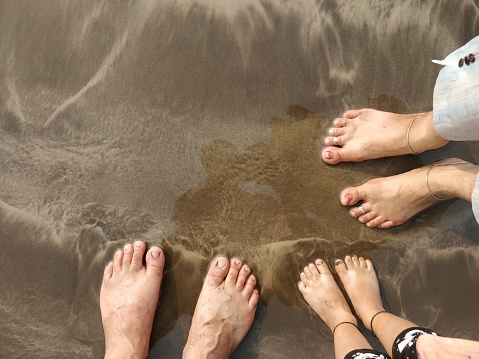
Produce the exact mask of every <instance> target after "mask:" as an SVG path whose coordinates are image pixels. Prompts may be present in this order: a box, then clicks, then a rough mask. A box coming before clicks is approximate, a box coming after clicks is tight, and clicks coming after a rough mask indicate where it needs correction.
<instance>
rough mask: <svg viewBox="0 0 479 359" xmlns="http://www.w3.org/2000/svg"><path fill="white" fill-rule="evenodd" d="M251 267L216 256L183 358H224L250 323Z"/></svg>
mask: <svg viewBox="0 0 479 359" xmlns="http://www.w3.org/2000/svg"><path fill="white" fill-rule="evenodd" d="M255 286H256V279H255V277H254V276H253V275H252V274H251V269H250V268H249V267H248V266H247V265H245V264H243V262H242V261H241V260H239V259H237V258H234V259H232V260H231V263H230V262H229V261H228V259H227V258H226V257H218V258H216V259H215V260H214V261H213V262H212V263H211V265H210V267H209V269H208V273H207V275H206V279H205V282H204V284H203V288H202V289H201V293H200V297H199V298H198V302H197V304H196V309H195V313H194V315H193V319H192V322H191V328H190V333H189V335H188V340H187V343H186V346H185V349H184V350H183V358H228V357H229V356H230V355H231V353H233V351H234V350H235V349H236V347H237V346H238V345H239V343H240V342H241V341H242V340H243V338H244V336H245V335H246V333H247V332H248V330H249V329H250V327H251V324H252V323H253V319H254V314H255V311H256V307H257V305H258V301H259V293H258V291H257V290H256V289H255Z"/></svg>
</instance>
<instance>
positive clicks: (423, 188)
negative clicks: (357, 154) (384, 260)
mask: <svg viewBox="0 0 479 359" xmlns="http://www.w3.org/2000/svg"><path fill="white" fill-rule="evenodd" d="M459 162H464V164H454V163H459ZM445 163H449V164H450V165H447V166H444V165H441V166H437V167H434V168H433V169H432V170H431V172H430V174H429V188H430V189H431V191H432V192H433V194H434V195H436V196H437V197H439V198H443V197H458V198H463V199H465V200H468V201H469V202H470V201H471V195H472V191H473V188H474V181H475V178H476V176H477V171H478V169H479V167H478V166H474V165H471V164H470V163H467V162H465V161H463V160H461V159H457V158H449V159H445V160H442V161H438V162H435V163H434V164H445ZM434 164H432V165H429V166H425V167H422V168H418V169H414V170H412V171H409V172H406V173H402V174H399V175H396V176H391V177H383V178H373V179H371V180H369V181H367V182H366V183H364V184H362V185H360V186H358V187H350V188H346V189H345V190H343V192H342V193H341V198H340V200H341V204H342V205H343V206H348V205H355V204H356V203H358V202H362V203H361V205H360V206H358V207H354V208H352V209H351V210H350V214H351V216H352V217H353V218H357V219H358V220H359V222H361V223H365V224H366V225H367V226H368V227H370V228H375V227H380V228H390V227H393V226H398V225H400V224H403V223H404V222H406V221H407V220H408V219H409V218H411V217H412V216H414V215H415V214H417V213H419V212H420V211H422V210H424V209H426V208H428V207H429V206H430V205H432V204H433V203H435V202H437V201H438V199H437V198H435V197H433V196H432V195H431V194H430V193H429V190H428V186H427V185H426V174H427V171H428V169H429V168H430V167H431V166H433V165H434ZM360 207H361V208H362V209H363V211H361V208H360Z"/></svg>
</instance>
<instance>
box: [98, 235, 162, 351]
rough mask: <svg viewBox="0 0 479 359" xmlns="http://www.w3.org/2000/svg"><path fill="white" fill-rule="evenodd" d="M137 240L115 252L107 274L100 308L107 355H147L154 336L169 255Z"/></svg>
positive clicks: (104, 276)
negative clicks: (151, 336)
mask: <svg viewBox="0 0 479 359" xmlns="http://www.w3.org/2000/svg"><path fill="white" fill-rule="evenodd" d="M145 249H146V244H145V243H144V242H142V241H137V242H135V243H134V245H132V244H127V245H126V246H125V247H124V249H123V250H118V251H117V252H116V253H115V256H114V258H113V262H112V263H109V264H108V265H107V266H106V268H105V272H104V275H103V283H102V285H101V290H100V309H101V317H102V322H103V330H104V332H105V358H145V357H146V356H147V354H148V346H149V341H150V335H151V327H152V325H153V318H154V315H155V311H156V307H157V304H158V298H159V295H160V284H161V279H162V276H163V267H164V264H165V255H164V254H163V251H162V250H161V249H160V248H159V247H152V248H150V250H149V251H148V253H147V254H146V267H145V266H143V264H142V261H143V255H144V253H145Z"/></svg>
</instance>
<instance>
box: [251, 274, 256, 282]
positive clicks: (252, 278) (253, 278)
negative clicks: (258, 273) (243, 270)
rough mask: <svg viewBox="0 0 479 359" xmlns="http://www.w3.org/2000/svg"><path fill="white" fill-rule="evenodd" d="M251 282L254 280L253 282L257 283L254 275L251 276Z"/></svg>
mask: <svg viewBox="0 0 479 359" xmlns="http://www.w3.org/2000/svg"><path fill="white" fill-rule="evenodd" d="M251 280H252V281H253V282H255V281H256V278H255V277H254V275H252V274H251Z"/></svg>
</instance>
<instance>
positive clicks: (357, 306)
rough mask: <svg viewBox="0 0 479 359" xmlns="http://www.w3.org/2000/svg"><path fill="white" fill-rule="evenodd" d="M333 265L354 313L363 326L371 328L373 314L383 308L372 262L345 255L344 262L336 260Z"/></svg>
mask: <svg viewBox="0 0 479 359" xmlns="http://www.w3.org/2000/svg"><path fill="white" fill-rule="evenodd" d="M335 266H336V272H337V273H338V275H339V278H340V279H341V282H342V283H343V285H344V289H345V290H346V292H347V293H348V296H349V299H351V303H353V306H354V310H355V311H356V314H357V315H358V316H359V319H361V321H362V322H363V324H364V326H365V327H366V328H367V329H371V328H369V326H370V322H371V318H372V317H373V315H374V314H376V313H378V312H380V311H383V310H384V307H383V304H382V302H381V295H380V293H379V284H378V279H377V277H376V272H375V271H374V268H373V264H372V262H371V261H370V260H369V259H364V258H362V257H360V258H358V257H357V256H353V257H350V256H346V258H345V259H344V262H343V261H342V260H339V259H338V260H336V262H335Z"/></svg>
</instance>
